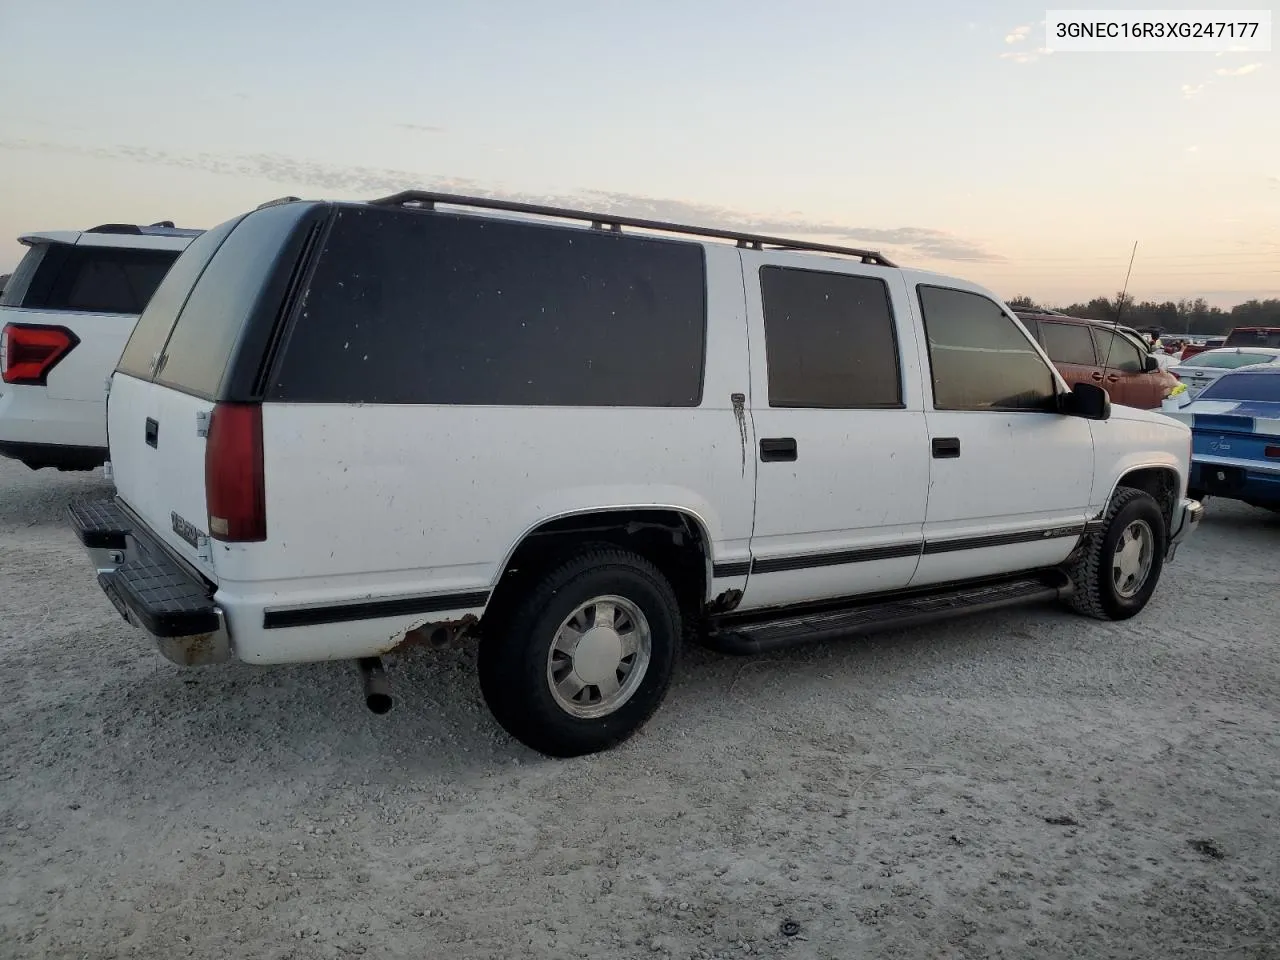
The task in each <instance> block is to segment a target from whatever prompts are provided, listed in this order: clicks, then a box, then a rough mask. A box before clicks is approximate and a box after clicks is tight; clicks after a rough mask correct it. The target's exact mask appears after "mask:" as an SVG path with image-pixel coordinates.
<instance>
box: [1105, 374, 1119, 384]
mask: <svg viewBox="0 0 1280 960" xmlns="http://www.w3.org/2000/svg"><path fill="white" fill-rule="evenodd" d="M1119 382H1120V377H1119V375H1118V374H1114V373H1112V374H1108V376H1107V383H1119Z"/></svg>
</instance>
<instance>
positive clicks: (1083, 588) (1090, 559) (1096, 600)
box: [1067, 487, 1166, 620]
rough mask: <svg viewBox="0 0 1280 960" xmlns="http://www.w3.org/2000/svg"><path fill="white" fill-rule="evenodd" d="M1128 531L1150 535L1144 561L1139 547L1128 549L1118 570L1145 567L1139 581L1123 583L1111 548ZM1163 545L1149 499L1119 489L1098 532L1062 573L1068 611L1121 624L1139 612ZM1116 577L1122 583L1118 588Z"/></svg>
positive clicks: (1161, 526) (1155, 507) (1156, 578)
mask: <svg viewBox="0 0 1280 960" xmlns="http://www.w3.org/2000/svg"><path fill="white" fill-rule="evenodd" d="M1144 525H1145V527H1144ZM1144 529H1145V534H1143V530H1144ZM1132 532H1137V533H1138V534H1139V538H1141V537H1142V536H1144V535H1146V536H1149V537H1150V544H1149V547H1150V556H1149V560H1147V559H1145V556H1146V555H1145V554H1143V553H1142V546H1141V544H1139V546H1138V547H1137V548H1136V551H1135V548H1134V547H1133V546H1129V548H1128V552H1127V553H1126V555H1125V558H1124V561H1123V566H1121V567H1120V570H1121V572H1122V573H1124V572H1126V571H1128V572H1132V571H1133V569H1134V567H1135V566H1136V567H1137V568H1138V569H1142V568H1143V567H1144V566H1145V573H1143V574H1142V577H1141V580H1140V581H1139V582H1135V581H1134V580H1128V581H1124V580H1123V578H1122V577H1118V576H1117V573H1116V566H1117V562H1118V561H1119V558H1118V556H1117V548H1118V547H1120V546H1121V538H1122V537H1129V536H1130V535H1131V533H1132ZM1165 542H1166V532H1165V520H1164V514H1163V513H1162V512H1161V511H1160V506H1159V504H1157V503H1156V501H1155V498H1154V497H1152V496H1151V494H1149V493H1146V492H1145V491H1142V490H1134V489H1132V488H1126V487H1121V488H1120V489H1119V490H1117V491H1116V495H1115V497H1114V499H1112V501H1111V504H1110V506H1109V507H1108V508H1107V512H1106V515H1105V517H1104V518H1103V527H1102V530H1101V532H1099V533H1096V534H1092V535H1091V537H1090V541H1089V542H1088V543H1087V544H1086V545H1085V548H1084V551H1083V553H1081V554H1080V556H1079V558H1078V559H1077V560H1076V561H1075V562H1074V563H1073V564H1072V566H1071V567H1070V568H1068V570H1067V573H1068V575H1069V576H1070V577H1071V584H1072V587H1073V588H1074V589H1073V591H1072V595H1071V599H1070V601H1069V603H1070V605H1071V607H1072V609H1074V610H1075V611H1076V612H1077V613H1081V614H1084V615H1085V616H1089V617H1094V618H1095V619H1098V620H1127V619H1128V618H1130V617H1132V616H1134V615H1135V614H1137V613H1139V612H1140V611H1141V610H1142V608H1143V607H1145V606H1146V605H1147V602H1148V601H1149V600H1150V599H1151V594H1152V593H1153V592H1154V591H1155V589H1156V585H1157V584H1158V583H1159V582H1160V573H1161V571H1162V570H1163V569H1164V552H1165ZM1135 557H1136V562H1135ZM1144 561H1145V562H1144ZM1117 579H1121V580H1122V582H1121V583H1119V584H1118V583H1117Z"/></svg>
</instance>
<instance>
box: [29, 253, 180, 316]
mask: <svg viewBox="0 0 1280 960" xmlns="http://www.w3.org/2000/svg"><path fill="white" fill-rule="evenodd" d="M177 256H178V251H177V250H126V249H119V248H113V247H78V246H71V245H69V244H61V243H59V244H52V245H50V247H49V249H48V251H47V252H46V254H45V256H44V259H43V260H41V261H40V267H39V269H38V270H36V272H35V275H34V276H33V277H32V278H31V280H30V282H29V283H28V286H27V292H26V296H25V297H24V298H23V304H22V305H23V306H24V307H34V308H37V309H45V310H79V311H86V312H91V313H141V312H142V311H143V309H144V308H145V307H146V305H147V303H148V302H149V301H150V300H151V295H152V294H153V293H155V290H156V287H157V286H159V284H160V281H161V280H163V279H164V275H165V273H166V272H167V271H168V269H169V267H170V266H171V265H172V264H173V261H174V260H175V259H176V258H177Z"/></svg>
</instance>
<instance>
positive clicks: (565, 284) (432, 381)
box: [269, 207, 706, 407]
mask: <svg viewBox="0 0 1280 960" xmlns="http://www.w3.org/2000/svg"><path fill="white" fill-rule="evenodd" d="M705 273H706V271H705V266H704V257H703V251H702V247H701V246H700V245H697V244H691V243H686V242H676V241H671V240H657V239H649V238H641V237H634V236H627V235H623V234H616V233H610V232H605V231H601V230H592V231H588V230H581V229H573V228H564V227H552V226H542V225H534V224H529V223H522V222H517V221H502V220H496V219H492V218H479V217H470V216H457V215H446V214H434V213H425V212H414V211H404V210H389V209H382V208H377V207H347V208H339V210H338V212H337V213H336V215H335V219H334V222H333V225H332V229H331V231H330V233H329V236H328V238H327V240H326V244H325V247H324V249H323V251H322V252H321V254H320V257H319V260H318V263H317V265H316V269H315V273H314V275H313V277H312V280H311V284H310V287H309V289H308V292H307V294H306V297H305V301H304V303H303V305H302V307H301V309H300V311H299V312H298V314H297V316H296V318H295V321H294V328H293V330H292V331H291V332H290V334H289V338H288V341H287V343H286V344H285V346H284V347H283V350H282V356H281V361H280V364H279V369H278V371H277V373H276V376H275V378H274V380H273V384H272V387H271V390H270V392H269V396H270V397H271V398H272V399H277V400H286V401H316V402H325V401H329V402H339V403H342V402H370V403H449V404H526V405H549V404H554V405H564V406H658V407H672V406H679V407H690V406H696V405H697V404H698V403H699V402H700V401H701V397H702V368H703V357H704V353H705V340H706V279H705Z"/></svg>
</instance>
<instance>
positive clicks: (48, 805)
mask: <svg viewBox="0 0 1280 960" xmlns="http://www.w3.org/2000/svg"><path fill="white" fill-rule="evenodd" d="M107 491H108V487H107V486H106V485H105V484H104V483H103V481H102V480H101V478H100V477H98V478H94V477H90V476H87V475H64V474H57V473H53V472H50V471H41V472H40V473H33V472H31V471H28V470H26V469H25V468H24V467H21V466H19V465H16V464H13V463H10V462H8V461H0V648H2V650H3V657H2V658H0V687H3V689H7V690H9V691H11V695H10V696H9V697H8V698H6V699H5V701H4V703H3V705H0V730H2V731H3V737H2V739H0V956H2V957H15V958H17V957H22V958H26V957H59V958H61V957H69V958H70V957H74V958H94V960H97V958H106V957H165V958H168V957H178V958H181V957H201V958H204V957H208V958H219V960H221V958H225V957H253V958H259V957H262V958H299V960H302V958H337V957H352V956H361V955H365V956H371V957H413V958H421V957H434V956H441V957H443V956H448V957H451V958H471V957H477V958H480V957H486V958H487V957H512V958H515V957H548V958H552V957H554V958H563V957H592V958H595V957H605V956H610V957H613V956H621V957H631V956H659V957H661V956H663V955H669V956H672V957H718V956H732V957H741V956H748V955H766V956H793V957H830V958H840V960H851V958H857V957H921V958H925V957H927V958H930V960H938V958H960V957H972V958H978V957H1010V958H1023V957H1049V958H1056V957H1089V958H1094V957H1152V958H1160V960H1169V958H1177V957H1245V958H1260V957H1280V888H1278V886H1277V881H1278V880H1280V833H1278V831H1277V827H1280V810H1278V809H1277V806H1278V801H1280V722H1278V721H1280V709H1278V706H1277V694H1276V685H1277V680H1280V630H1277V623H1278V622H1280V590H1278V589H1277V584H1278V583H1280V574H1277V572H1276V570H1277V567H1276V561H1275V558H1276V557H1277V555H1278V554H1277V550H1278V549H1280V517H1275V516H1272V515H1270V514H1267V513H1264V512H1262V511H1257V510H1251V509H1248V508H1245V507H1239V506H1236V505H1233V504H1230V503H1226V502H1221V501H1218V502H1211V503H1210V505H1209V516H1208V518H1207V520H1206V521H1205V523H1204V524H1203V525H1202V526H1201V528H1200V531H1199V532H1198V533H1197V535H1196V537H1195V538H1194V539H1193V540H1192V541H1190V542H1189V543H1188V544H1187V545H1186V546H1185V547H1184V548H1183V551H1182V553H1181V554H1180V555H1179V557H1178V560H1177V562H1176V563H1175V564H1174V565H1173V566H1172V567H1170V568H1169V569H1168V570H1167V571H1166V578H1165V580H1164V582H1163V583H1162V584H1161V587H1160V589H1159V590H1158V592H1157V594H1156V598H1155V600H1154V601H1153V603H1152V605H1151V606H1150V607H1149V608H1148V609H1147V611H1145V612H1144V613H1143V614H1142V615H1141V616H1140V617H1139V618H1137V619H1136V620H1134V621H1130V622H1129V623H1128V624H1125V625H1108V624H1098V623H1094V622H1089V621H1085V620H1081V619H1077V618H1074V617H1072V616H1071V615H1069V614H1067V613H1064V612H1059V611H1058V610H1057V609H1055V608H1032V609H1026V610H1016V611H1007V612H1004V613H1002V614H1000V615H995V616H988V617H985V618H978V619H973V620H965V621H957V622H953V623H950V624H947V625H943V626H937V627H933V628H930V629H920V630H915V631H911V632H910V633H897V634H887V635H883V636H880V637H876V638H871V639H864V640H861V641H855V642H847V643H831V644H825V645H822V646H817V647H814V648H811V649H806V650H803V651H795V652H792V653H789V654H785V655H780V656H774V657H771V658H769V659H763V658H761V659H753V660H735V659H728V658H721V657H718V656H715V655H713V654H710V653H706V652H703V651H700V650H690V651H689V652H688V654H687V655H686V657H685V659H684V661H683V663H682V665H681V667H680V668H679V670H678V674H677V682H676V684H675V685H674V687H673V689H672V691H671V694H670V697H669V699H668V701H667V703H666V705H665V706H664V708H663V709H662V710H661V711H660V712H659V713H658V715H657V716H656V717H655V718H654V720H653V721H652V722H651V723H650V725H649V727H648V728H647V729H646V730H645V731H644V732H643V733H642V734H641V735H639V736H638V737H636V738H635V739H633V740H632V741H631V742H630V743H629V744H627V745H625V746H623V747H621V748H619V749H618V750H615V751H613V752H611V753H609V754H605V755H600V756H596V757H591V758H586V759H581V760H574V761H560V762H555V761H548V760H544V759H542V758H540V757H539V756H537V755H535V754H533V753H530V752H529V751H527V750H525V749H524V748H522V747H520V746H518V745H517V744H515V743H513V742H512V741H511V740H509V739H508V738H507V737H505V736H504V735H502V734H501V733H500V731H499V730H498V728H497V727H496V725H495V724H494V723H493V722H492V721H491V720H490V719H489V717H488V714H487V713H486V711H485V709H484V707H483V705H482V702H481V700H480V694H479V689H478V685H477V682H476V679H475V669H474V667H475V664H474V655H473V653H472V652H471V651H469V650H465V649H464V650H446V651H438V652H429V651H422V652H419V653H416V654H415V655H413V656H408V657H404V658H400V659H396V660H394V661H390V662H389V665H388V669H389V672H390V673H391V675H392V678H393V681H394V683H395V687H396V693H397V695H398V701H397V706H396V709H395V710H394V711H393V712H392V713H391V714H389V715H387V716H385V717H376V716H374V715H372V714H370V713H368V712H367V711H366V710H365V708H364V705H363V703H362V700H361V698H360V696H359V695H358V686H357V679H356V673H355V670H354V668H352V667H351V666H349V665H343V664H330V665H315V666H303V667H275V668H250V667H246V666H241V665H235V666H228V667H217V668H209V669H205V670H198V671H183V670H180V669H179V668H177V667H173V666H171V665H169V664H168V663H166V662H165V661H163V660H161V659H160V658H159V656H158V655H157V654H155V653H153V652H152V651H150V650H149V649H147V647H146V645H145V643H144V641H143V639H142V638H141V637H140V635H138V634H135V633H134V632H133V631H132V630H131V629H130V628H129V627H127V626H126V625H125V624H124V623H123V622H122V621H121V620H119V619H118V617H117V615H116V614H115V611H114V609H113V608H112V607H111V606H110V604H109V603H108V601H107V600H106V598H105V597H103V596H102V595H101V593H100V592H99V590H98V588H97V586H96V585H95V583H94V582H93V579H92V577H91V575H90V570H89V567H88V563H87V561H86V560H85V559H84V557H83V556H82V554H81V552H80V550H79V547H78V545H77V544H76V542H75V540H74V537H73V536H72V534H71V533H70V531H69V530H68V529H67V528H66V526H65V524H64V521H63V508H64V505H65V504H66V502H67V501H68V500H70V499H72V498H74V497H79V496H85V495H94V494H100V493H106V492H107ZM792 924H794V926H792ZM784 928H785V930H786V933H784V932H783V931H784ZM787 934H790V935H787Z"/></svg>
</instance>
